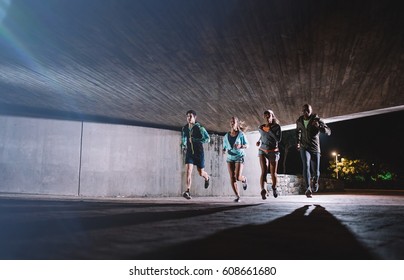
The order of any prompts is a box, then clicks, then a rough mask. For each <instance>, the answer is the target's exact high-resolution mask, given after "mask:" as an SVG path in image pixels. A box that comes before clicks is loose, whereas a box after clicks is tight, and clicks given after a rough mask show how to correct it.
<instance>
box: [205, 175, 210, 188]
mask: <svg viewBox="0 0 404 280" xmlns="http://www.w3.org/2000/svg"><path fill="white" fill-rule="evenodd" d="M209 182H210V177H209V178H208V180H205V189H207V188H208V187H209Z"/></svg>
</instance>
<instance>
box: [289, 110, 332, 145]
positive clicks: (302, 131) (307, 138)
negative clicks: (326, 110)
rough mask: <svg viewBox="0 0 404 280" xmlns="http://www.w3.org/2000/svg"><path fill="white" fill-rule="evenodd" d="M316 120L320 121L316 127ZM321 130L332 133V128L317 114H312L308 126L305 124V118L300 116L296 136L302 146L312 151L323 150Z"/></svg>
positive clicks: (328, 133)
mask: <svg viewBox="0 0 404 280" xmlns="http://www.w3.org/2000/svg"><path fill="white" fill-rule="evenodd" d="M314 122H318V124H319V126H318V127H316V126H315V125H314ZM320 132H321V133H325V134H326V135H331V129H330V128H329V127H328V126H327V125H326V124H325V123H324V121H322V120H321V119H320V117H319V116H318V115H316V114H311V115H310V117H309V119H308V124H307V127H306V126H305V125H304V118H303V116H300V117H299V118H298V119H297V121H296V138H297V143H298V144H300V147H301V148H304V149H306V150H308V151H310V152H317V153H319V152H320V151H321V149H320Z"/></svg>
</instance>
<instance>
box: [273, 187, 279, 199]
mask: <svg viewBox="0 0 404 280" xmlns="http://www.w3.org/2000/svg"><path fill="white" fill-rule="evenodd" d="M272 194H273V195H274V197H275V198H277V197H278V190H277V189H276V187H272Z"/></svg>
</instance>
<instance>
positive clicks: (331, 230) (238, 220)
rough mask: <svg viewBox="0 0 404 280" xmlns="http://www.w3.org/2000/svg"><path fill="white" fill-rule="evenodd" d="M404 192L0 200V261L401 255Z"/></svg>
mask: <svg viewBox="0 0 404 280" xmlns="http://www.w3.org/2000/svg"><path fill="white" fill-rule="evenodd" d="M403 213H404V191H363V190H362V191H353V190H346V191H345V192H344V193H339V194H331V193H326V194H321V193H320V194H316V195H315V196H313V198H311V199H309V198H306V197H305V196H304V195H291V196H280V197H278V198H274V197H268V198H267V199H266V200H262V199H261V197H260V196H259V194H257V197H243V198H242V201H241V202H240V203H235V202H233V198H231V197H193V199H191V200H186V199H184V198H182V197H178V198H177V197H175V198H171V197H170V198H167V197H164V198H108V199H107V198H103V199H100V198H83V197H60V196H39V195H18V194H0V248H1V250H0V259H3V260H33V259H40V260H50V259H55V260H87V259H90V260H117V259H134V260H138V259H143V260H148V259H150V260H156V259H162V260H182V259H183V260H202V259H207V260H216V259H218V260H226V259H227V260H232V259H235V260H267V259H268V260H318V259H321V260H355V259H364V260H370V259H386V260H402V259H404V215H403Z"/></svg>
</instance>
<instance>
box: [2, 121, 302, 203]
mask: <svg viewBox="0 0 404 280" xmlns="http://www.w3.org/2000/svg"><path fill="white" fill-rule="evenodd" d="M0 127H1V128H2V129H1V131H0V192H4V193H30V194H54V195H77V196H101V197H103V196H106V197H116V196H122V197H131V196H142V197H144V196H154V197H158V196H180V195H181V193H182V192H183V191H184V189H185V181H186V174H185V166H184V163H183V161H184V158H183V154H182V152H181V150H180V146H179V143H180V132H179V131H170V130H162V129H155V128H144V127H135V126H126V125H112V124H99V123H82V122H74V121H61V120H46V119H31V118H19V117H4V116H0ZM258 138H259V135H258V133H257V132H251V133H247V139H248V141H249V143H250V147H249V148H248V149H247V150H246V151H247V155H246V158H245V165H244V172H243V174H244V175H245V176H247V178H248V189H247V190H246V191H244V190H242V188H241V183H239V187H240V193H241V195H242V196H259V192H260V186H259V177H260V166H259V160H258V156H257V155H258V148H257V147H256V146H255V142H256V141H257V140H258ZM222 148H223V137H222V136H218V135H211V142H210V143H209V144H205V162H206V167H205V170H206V171H207V172H208V173H209V174H210V176H211V186H210V187H209V188H208V189H205V188H204V179H203V178H202V177H200V176H199V175H198V172H197V170H196V168H194V171H193V176H192V181H193V184H192V189H191V194H192V195H193V196H233V195H234V194H233V191H232V188H231V186H230V178H229V175H228V170H227V163H226V156H225V155H224V154H223V152H222ZM279 182H280V185H281V186H283V185H285V186H286V185H287V186H290V185H291V182H293V185H294V187H293V191H292V189H291V188H289V189H287V188H286V189H284V188H283V187H282V193H283V194H284V195H285V194H296V191H294V190H295V189H296V188H297V186H298V184H299V180H298V179H295V178H292V177H290V178H289V177H286V178H284V177H282V175H280V180H279ZM284 183H285V184H284Z"/></svg>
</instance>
